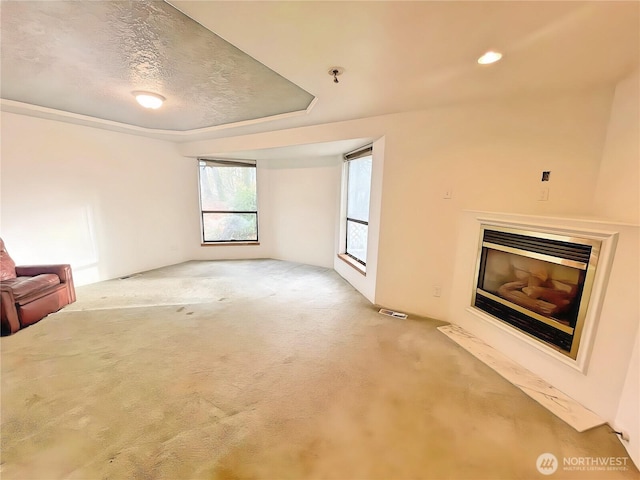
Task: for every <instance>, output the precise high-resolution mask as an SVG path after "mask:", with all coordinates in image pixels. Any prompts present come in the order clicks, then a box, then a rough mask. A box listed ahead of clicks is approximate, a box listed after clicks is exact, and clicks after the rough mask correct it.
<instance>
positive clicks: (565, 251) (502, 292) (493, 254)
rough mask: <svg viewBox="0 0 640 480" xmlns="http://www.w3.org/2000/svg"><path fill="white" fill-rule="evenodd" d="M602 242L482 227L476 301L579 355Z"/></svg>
mask: <svg viewBox="0 0 640 480" xmlns="http://www.w3.org/2000/svg"><path fill="white" fill-rule="evenodd" d="M599 251H600V241H597V240H592V239H588V238H575V237H565V236H561V235H556V234H550V233H544V232H533V231H526V230H519V229H515V228H506V227H497V226H490V225H483V226H482V228H481V247H480V252H479V255H478V266H477V269H476V284H475V286H476V288H475V290H474V293H473V298H472V305H473V306H474V307H475V308H477V309H479V310H482V311H483V312H485V313H487V314H489V315H491V316H492V317H494V318H496V319H498V320H500V321H502V322H504V323H506V324H507V325H509V326H511V327H513V328H516V329H518V330H520V331H521V332H523V333H525V334H527V335H529V336H531V337H533V338H535V339H537V340H539V341H541V342H544V343H545V344H547V345H549V346H551V347H552V348H554V349H556V350H558V351H560V352H562V353H564V354H565V355H567V356H569V357H571V358H573V359H575V358H576V356H577V353H578V348H579V345H580V333H581V331H582V326H583V323H584V319H585V316H586V312H587V307H588V303H589V296H590V292H591V287H592V285H593V278H594V275H595V268H596V266H597V261H598V255H599Z"/></svg>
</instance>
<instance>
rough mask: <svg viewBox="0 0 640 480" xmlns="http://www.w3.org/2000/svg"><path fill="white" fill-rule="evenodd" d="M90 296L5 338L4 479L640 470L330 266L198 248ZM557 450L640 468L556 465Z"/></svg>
mask: <svg viewBox="0 0 640 480" xmlns="http://www.w3.org/2000/svg"><path fill="white" fill-rule="evenodd" d="M77 293H78V302H77V303H75V304H74V305H71V306H69V307H67V308H66V309H65V310H63V311H62V312H59V313H57V314H54V315H51V316H49V317H48V318H46V319H44V320H43V321H41V322H39V323H38V324H36V325H34V326H32V327H30V328H27V329H25V330H23V331H21V332H19V333H18V334H16V335H14V336H11V337H5V338H2V340H1V348H2V356H1V358H2V397H1V398H2V412H1V413H2V425H1V426H2V433H1V441H2V479H3V480H9V479H62V478H65V479H188V478H202V479H274V480H275V479H306V478H317V479H336V480H341V479H345V480H346V479H483V478H484V479H530V478H531V479H536V478H579V479H584V478H594V479H614V478H636V479H637V478H638V471H637V470H636V469H635V467H633V465H632V464H631V461H630V460H629V459H628V457H627V455H626V452H625V450H624V449H623V448H622V446H621V445H620V443H619V441H618V440H617V439H616V437H615V435H614V434H612V433H610V429H609V428H608V427H606V426H603V427H599V428H596V429H593V430H590V431H588V432H585V433H578V432H576V431H575V430H573V429H572V428H571V427H570V426H568V425H566V424H564V423H563V422H562V421H561V420H559V419H558V418H556V417H555V416H553V415H552V414H551V413H549V412H548V411H547V410H545V409H544V408H542V407H541V406H540V405H538V404H537V403H536V402H535V401H534V400H532V399H530V398H529V397H528V396H526V395H525V394H524V393H522V392H521V391H520V390H519V389H518V388H516V387H514V386H513V385H511V384H510V383H508V382H507V381H506V380H504V379H503V378H502V377H500V376H499V375H498V374H496V373H495V372H494V371H493V370H491V369H490V368H489V367H487V366H485V365H484V364H482V363H481V362H479V361H478V360H476V359H475V358H474V357H472V356H471V355H470V354H469V353H467V352H466V351H464V350H463V349H461V348H460V347H458V346H457V345H455V344H454V343H453V342H451V341H450V340H449V339H448V338H447V337H445V336H444V335H442V334H441V333H440V332H438V331H437V330H436V327H437V326H439V325H442V322H437V321H433V320H429V319H418V318H413V319H412V318H410V319H408V320H398V319H394V318H389V317H385V316H382V315H380V314H378V313H377V310H376V309H375V308H374V307H373V306H371V305H370V304H369V303H368V302H367V301H366V300H365V299H364V298H363V297H362V296H361V295H360V294H359V293H358V292H356V291H355V290H354V289H353V288H352V287H351V286H350V285H349V284H347V283H346V282H345V281H344V280H343V279H341V278H340V277H339V276H338V275H337V274H336V273H335V272H333V271H331V270H327V269H323V268H317V267H310V266H304V265H299V264H293V263H287V262H281V261H274V260H258V261H225V262H189V263H186V264H182V265H177V266H173V267H167V268H164V269H159V270H155V271H151V272H147V273H144V274H141V275H137V276H133V277H131V278H129V279H125V280H111V281H108V282H101V283H99V284H94V285H89V286H85V287H80V288H78V291H77ZM390 307H393V306H390ZM545 452H551V453H553V454H554V455H555V456H556V457H557V458H558V459H560V462H562V458H563V457H578V456H579V457H611V456H614V457H624V458H625V459H627V460H626V462H627V465H628V470H626V471H618V470H616V471H605V472H602V471H591V472H580V471H568V470H567V471H563V470H562V468H560V469H558V471H557V472H556V473H554V474H553V476H552V477H545V476H542V475H541V474H540V473H539V472H538V471H537V470H536V459H537V458H538V456H539V455H540V454H542V453H545Z"/></svg>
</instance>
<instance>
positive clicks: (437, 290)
mask: <svg viewBox="0 0 640 480" xmlns="http://www.w3.org/2000/svg"><path fill="white" fill-rule="evenodd" d="M440 295H442V287H441V286H440V285H434V286H433V296H434V297H439V296H440Z"/></svg>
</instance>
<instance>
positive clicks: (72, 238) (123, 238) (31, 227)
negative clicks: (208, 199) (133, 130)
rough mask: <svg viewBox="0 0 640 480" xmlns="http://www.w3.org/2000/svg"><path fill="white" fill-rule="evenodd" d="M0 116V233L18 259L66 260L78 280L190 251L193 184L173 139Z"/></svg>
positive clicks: (153, 263)
mask: <svg viewBox="0 0 640 480" xmlns="http://www.w3.org/2000/svg"><path fill="white" fill-rule="evenodd" d="M1 119H2V125H1V134H2V147H1V148H2V151H1V153H2V165H1V172H2V178H1V190H0V199H1V210H0V214H1V216H0V220H1V232H2V233H1V234H2V237H3V238H4V240H5V242H6V245H7V248H8V250H9V252H10V253H11V255H12V257H13V258H14V259H15V260H16V262H17V263H19V264H38V263H58V262H60V263H70V264H71V265H72V266H73V272H74V279H75V280H76V282H77V283H78V284H83V283H90V282H95V281H98V280H103V279H108V278H114V277H117V276H121V275H124V274H130V273H134V272H138V271H142V270H147V269H151V268H156V267H160V266H163V265H168V264H173V263H178V262H181V261H184V260H186V259H187V258H188V256H187V248H186V245H187V239H186V238H187V237H186V232H188V231H190V230H192V229H193V228H197V226H194V224H193V219H191V218H189V216H187V215H185V212H186V211H190V210H192V209H193V208H197V193H196V194H195V195H194V191H193V188H192V186H191V182H192V174H193V171H192V168H191V165H190V164H189V162H188V161H186V160H185V159H184V158H183V157H181V156H180V155H179V154H178V152H177V150H176V148H175V146H174V144H172V143H169V142H163V141H160V140H151V139H146V138H142V137H137V136H132V135H126V134H121V133H115V132H108V131H105V130H99V129H95V128H90V127H84V126H79V125H72V124H67V123H60V122H55V121H51V120H45V119H40V118H32V117H27V116H23V115H16V114H12V113H7V112H3V113H2V117H1ZM194 202H195V203H194ZM196 231H197V230H196Z"/></svg>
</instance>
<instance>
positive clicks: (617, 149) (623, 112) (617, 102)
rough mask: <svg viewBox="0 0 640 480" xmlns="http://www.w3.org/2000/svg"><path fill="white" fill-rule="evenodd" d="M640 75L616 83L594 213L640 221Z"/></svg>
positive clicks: (611, 217) (614, 218) (628, 220)
mask: <svg viewBox="0 0 640 480" xmlns="http://www.w3.org/2000/svg"><path fill="white" fill-rule="evenodd" d="M639 85H640V75H639V71H638V70H636V71H635V72H634V73H633V74H631V75H629V76H628V77H627V78H625V79H623V80H622V81H621V82H619V83H618V85H617V87H616V91H615V96H614V99H613V103H612V106H611V118H610V120H609V125H608V128H607V137H606V142H605V145H604V152H603V155H602V163H601V166H600V171H599V177H598V184H597V189H596V195H595V197H594V213H595V215H597V216H601V217H603V218H609V219H613V220H620V221H623V222H630V223H635V224H637V223H640V92H639Z"/></svg>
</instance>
